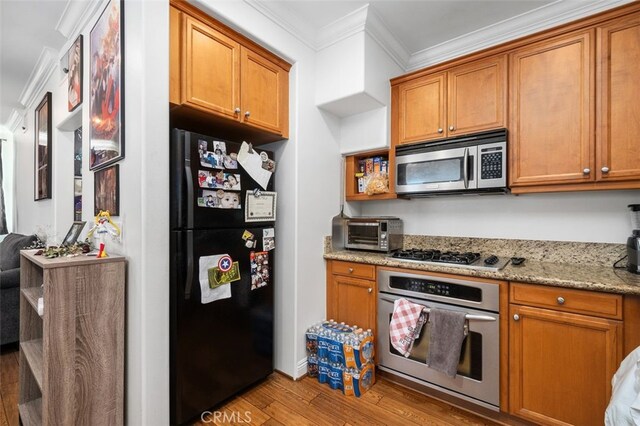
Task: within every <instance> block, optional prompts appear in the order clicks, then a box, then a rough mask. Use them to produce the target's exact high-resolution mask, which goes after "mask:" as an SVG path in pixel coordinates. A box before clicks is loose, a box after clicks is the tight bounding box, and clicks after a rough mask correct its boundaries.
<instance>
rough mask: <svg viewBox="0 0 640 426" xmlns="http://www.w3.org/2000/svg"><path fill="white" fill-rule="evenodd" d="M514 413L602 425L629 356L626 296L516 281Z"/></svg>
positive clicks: (511, 357)
mask: <svg viewBox="0 0 640 426" xmlns="http://www.w3.org/2000/svg"><path fill="white" fill-rule="evenodd" d="M509 318H510V326H509V404H510V413H511V414H513V415H516V416H519V417H522V418H525V419H527V420H530V421H533V422H535V423H538V424H550V425H564V424H576V425H601V424H602V422H603V418H604V411H605V408H606V407H607V404H608V401H609V398H610V395H611V385H610V381H611V377H613V374H614V373H615V372H616V370H617V368H618V365H619V363H620V361H621V360H622V353H623V347H622V343H623V334H622V332H623V327H622V321H621V319H622V296H620V295H613V294H602V293H592V292H587V291H580V290H571V289H564V288H552V287H544V286H536V285H530V284H520V283H512V284H511V286H510V305H509Z"/></svg>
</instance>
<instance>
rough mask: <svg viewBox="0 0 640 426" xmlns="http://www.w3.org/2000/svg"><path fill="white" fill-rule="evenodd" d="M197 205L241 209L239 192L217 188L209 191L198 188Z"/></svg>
mask: <svg viewBox="0 0 640 426" xmlns="http://www.w3.org/2000/svg"><path fill="white" fill-rule="evenodd" d="M198 207H207V208H212V209H241V208H242V205H241V204H240V193H239V192H230V191H224V190H222V189H218V190H217V191H210V190H207V189H201V190H200V196H199V197H198Z"/></svg>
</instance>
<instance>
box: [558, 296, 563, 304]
mask: <svg viewBox="0 0 640 426" xmlns="http://www.w3.org/2000/svg"><path fill="white" fill-rule="evenodd" d="M558 305H564V297H562V296H558Z"/></svg>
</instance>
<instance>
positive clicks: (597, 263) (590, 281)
mask: <svg viewBox="0 0 640 426" xmlns="http://www.w3.org/2000/svg"><path fill="white" fill-rule="evenodd" d="M416 237H417V236H405V247H407V248H411V247H416V248H420V247H424V248H427V247H435V248H438V249H443V248H444V249H447V247H443V246H442V245H435V244H434V245H431V246H429V245H421V244H419V240H418V239H417V238H416ZM424 238H428V239H433V238H434V237H424ZM436 238H443V241H444V240H454V239H451V238H446V237H436ZM459 240H462V239H459ZM465 240H475V242H476V243H478V245H476V246H474V249H473V250H474V251H480V252H482V253H483V254H489V253H492V254H498V255H503V256H517V255H519V256H522V257H526V258H527V260H526V261H525V263H524V264H523V265H521V266H514V265H511V264H509V265H507V266H506V267H505V268H504V269H503V270H501V271H498V272H491V271H476V270H472V269H465V268H457V267H455V266H433V265H421V264H418V263H414V262H406V261H402V260H390V259H386V256H387V255H386V254H382V253H371V252H365V251H354V250H341V251H332V250H331V241H330V238H327V239H326V240H325V254H324V258H325V259H331V260H343V261H347V262H358V263H367V264H371V265H377V266H389V267H396V268H405V269H414V270H420V271H433V272H442V273H449V274H455V275H464V276H473V277H484V278H492V279H497V280H502V281H514V282H525V283H535V284H545V285H551V286H557V287H570V288H576V289H583V290H592V291H602V292H607V293H619V294H634V295H640V275H636V274H632V273H630V272H627V271H626V270H625V269H614V268H613V267H612V265H613V262H614V261H615V260H617V259H618V258H620V257H621V256H620V253H621V250H622V253H624V245H621V244H588V243H564V242H553V241H552V242H548V244H547V243H546V242H540V241H531V242H523V241H522V240H485V241H486V242H487V244H486V245H485V246H484V248H485V249H483V247H482V246H481V245H479V243H480V242H481V241H482V239H465ZM408 241H409V242H410V244H408V245H407V242H408ZM499 241H510V244H508V245H507V246H501V245H500V244H499ZM420 242H424V241H420ZM441 242H442V241H441ZM448 242H449V243H450V244H451V246H450V247H449V248H448V249H449V250H453V249H456V245H457V244H454V243H452V242H451V241H448ZM525 243H528V245H529V247H530V251H529V252H527V253H526V254H525V253H522V250H520V249H519V248H518V246H521V245H523V244H524V245H526V244H525ZM487 247H492V248H494V250H486V248H487ZM499 247H502V250H499V249H498V248H499ZM571 247H573V249H574V251H573V253H572V250H571ZM582 248H584V249H586V250H587V252H588V254H586V255H585V254H583V255H579V254H576V253H575V250H578V251H579V249H582ZM598 249H600V251H598ZM458 250H461V247H460V248H458ZM461 251H462V250H461ZM536 253H538V256H536ZM582 253H584V252H582ZM540 257H542V258H543V259H545V261H542V260H539V259H540ZM547 259H548V260H553V261H548V260H547ZM612 259H613V260H612ZM572 261H573V262H577V261H579V263H571V262H572ZM620 263H621V265H625V261H622V262H620Z"/></svg>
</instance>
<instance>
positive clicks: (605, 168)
mask: <svg viewBox="0 0 640 426" xmlns="http://www.w3.org/2000/svg"><path fill="white" fill-rule="evenodd" d="M600 170H602V173H609V168H608V167H607V166H604V167H603V168H601V169H600Z"/></svg>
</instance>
